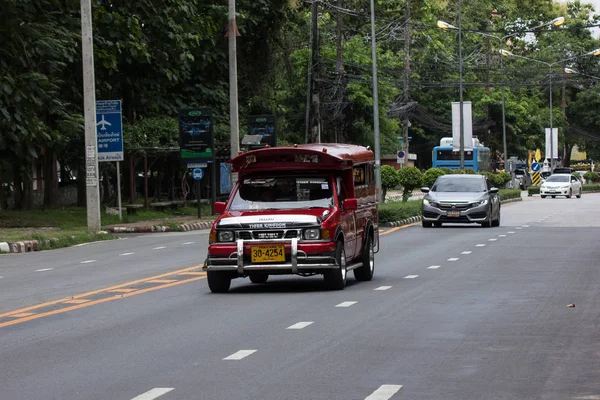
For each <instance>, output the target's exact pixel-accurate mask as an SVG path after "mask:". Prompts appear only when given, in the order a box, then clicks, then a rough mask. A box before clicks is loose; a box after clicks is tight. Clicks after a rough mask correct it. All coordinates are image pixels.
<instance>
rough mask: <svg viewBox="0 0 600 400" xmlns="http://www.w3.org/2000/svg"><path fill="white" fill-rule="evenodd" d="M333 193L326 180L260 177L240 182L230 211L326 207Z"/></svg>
mask: <svg viewBox="0 0 600 400" xmlns="http://www.w3.org/2000/svg"><path fill="white" fill-rule="evenodd" d="M332 205H333V191H332V190H331V185H330V183H329V179H328V178H326V177H273V178H270V177H266V178H265V177H261V178H249V179H244V181H243V182H241V184H240V186H239V188H238V190H237V192H236V193H235V196H234V198H233V200H232V202H231V207H229V209H230V210H231V211H246V210H286V209H300V208H315V207H322V208H330V207H332Z"/></svg>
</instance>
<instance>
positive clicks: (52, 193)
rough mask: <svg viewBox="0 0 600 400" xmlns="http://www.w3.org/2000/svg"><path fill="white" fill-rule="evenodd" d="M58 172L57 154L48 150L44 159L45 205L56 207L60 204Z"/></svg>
mask: <svg viewBox="0 0 600 400" xmlns="http://www.w3.org/2000/svg"><path fill="white" fill-rule="evenodd" d="M57 174H58V171H57V168H56V152H54V151H53V150H47V151H46V156H45V157H44V182H45V185H44V186H45V187H44V204H45V205H48V206H55V205H56V204H57V203H58V176H57Z"/></svg>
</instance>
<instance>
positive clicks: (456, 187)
mask: <svg viewBox="0 0 600 400" xmlns="http://www.w3.org/2000/svg"><path fill="white" fill-rule="evenodd" d="M431 190H432V191H434V192H463V193H465V192H485V191H486V185H485V182H484V181H483V179H465V178H445V179H438V181H437V182H436V183H435V185H433V188H431Z"/></svg>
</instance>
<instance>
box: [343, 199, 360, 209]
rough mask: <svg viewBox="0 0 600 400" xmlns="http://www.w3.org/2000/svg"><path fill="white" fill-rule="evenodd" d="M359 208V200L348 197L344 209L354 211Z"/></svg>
mask: <svg viewBox="0 0 600 400" xmlns="http://www.w3.org/2000/svg"><path fill="white" fill-rule="evenodd" d="M356 209H358V200H356V199H346V200H344V211H354V210H356Z"/></svg>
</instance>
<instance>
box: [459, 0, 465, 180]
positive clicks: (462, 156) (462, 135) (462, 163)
mask: <svg viewBox="0 0 600 400" xmlns="http://www.w3.org/2000/svg"><path fill="white" fill-rule="evenodd" d="M460 9H461V0H458V71H459V72H458V82H459V84H458V85H459V89H458V90H459V92H460V94H459V102H460V103H459V113H460V116H459V121H460V146H459V151H460V169H464V168H465V118H464V112H463V108H464V104H463V58H462V19H461V10H460Z"/></svg>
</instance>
